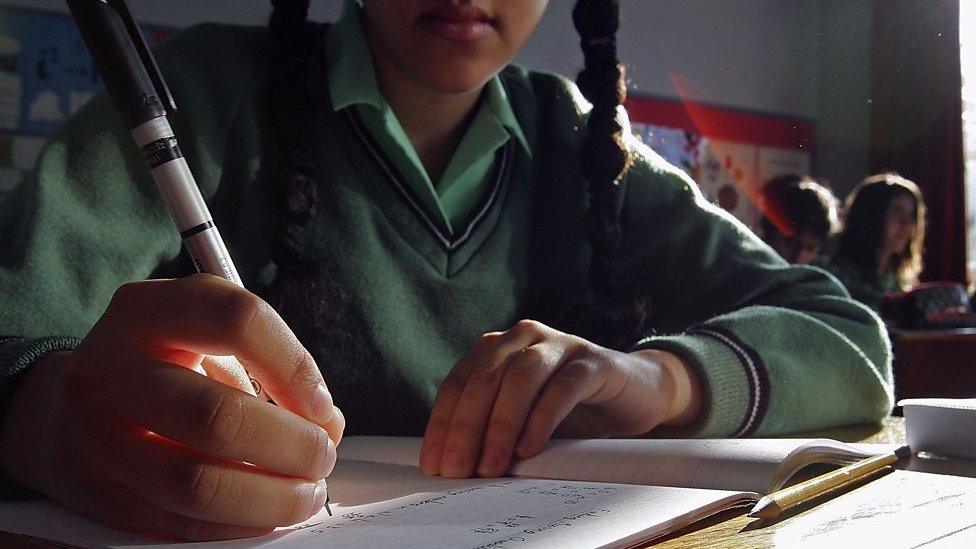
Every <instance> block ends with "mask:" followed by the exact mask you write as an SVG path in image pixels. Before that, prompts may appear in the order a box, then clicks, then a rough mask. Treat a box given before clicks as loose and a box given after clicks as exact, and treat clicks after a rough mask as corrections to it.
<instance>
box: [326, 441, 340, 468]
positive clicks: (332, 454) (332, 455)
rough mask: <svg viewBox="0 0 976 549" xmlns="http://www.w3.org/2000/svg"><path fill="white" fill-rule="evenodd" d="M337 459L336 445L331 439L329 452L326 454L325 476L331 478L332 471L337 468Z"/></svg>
mask: <svg viewBox="0 0 976 549" xmlns="http://www.w3.org/2000/svg"><path fill="white" fill-rule="evenodd" d="M336 457H337V454H336V446H335V443H334V442H332V439H331V438H330V439H329V450H328V452H326V454H325V476H329V475H331V474H332V469H334V468H335V464H336Z"/></svg>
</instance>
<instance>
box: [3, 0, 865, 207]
mask: <svg viewBox="0 0 976 549" xmlns="http://www.w3.org/2000/svg"><path fill="white" fill-rule="evenodd" d="M4 3H5V4H7V5H14V6H23V7H31V8H40V9H50V10H57V11H66V8H65V6H64V2H63V0H4ZM129 3H130V5H131V7H132V9H133V11H134V12H135V13H136V15H137V17H138V18H139V19H140V20H143V21H146V22H152V23H159V24H165V25H172V26H186V25H190V24H193V23H198V22H201V21H223V22H229V23H239V24H263V23H264V22H265V21H266V19H267V16H268V13H269V11H270V2H269V1H267V0H166V1H148V0H137V1H131V2H129ZM340 4H341V3H340V1H339V0H316V1H313V2H312V10H311V11H312V17H313V18H315V19H319V20H329V19H333V18H334V17H335V16H336V15H337V14H338V11H339V6H340ZM572 4H573V3H572V2H570V1H569V0H553V1H552V2H550V6H549V10H548V12H547V13H546V16H545V18H544V20H543V22H542V24H541V26H540V28H539V30H538V32H537V33H536V36H535V37H534V38H533V40H532V41H531V42H530V43H529V44H528V45H527V47H526V48H525V50H524V51H523V52H522V54H521V55H520V56H519V61H520V62H522V63H524V64H526V65H529V66H531V67H534V68H539V69H544V70H552V71H557V72H561V73H563V74H567V75H572V74H573V73H574V72H575V71H576V70H577V69H578V67H579V65H580V63H581V59H580V55H579V54H578V53H577V51H578V47H577V38H576V37H575V35H574V33H573V32H571V23H570V13H571V9H572ZM621 4H622V11H623V23H622V27H621V31H620V51H621V56H622V57H623V58H624V59H625V60H626V61H627V63H628V65H629V77H630V84H631V89H632V90H633V91H635V92H637V93H643V94H649V95H654V96H660V97H670V98H676V97H677V93H676V91H675V88H674V86H673V84H672V80H671V77H670V75H672V74H673V73H674V74H679V75H681V76H682V77H683V78H684V80H685V81H686V82H687V84H688V91H689V92H690V95H691V97H690V98H689V99H692V100H695V101H699V102H704V103H712V104H717V105H723V106H731V107H736V108H741V109H746V110H750V111H759V112H764V113H777V114H784V115H791V116H801V117H805V118H809V119H811V120H813V121H814V123H815V127H816V154H815V157H814V163H813V167H814V170H813V171H814V172H815V173H816V174H818V175H821V176H824V177H827V178H828V179H830V180H831V181H832V182H833V184H834V187H835V189H836V190H837V191H839V194H843V193H844V192H846V191H847V189H849V188H850V187H851V186H853V184H854V183H855V182H856V181H857V180H859V179H860V178H861V177H863V175H864V173H865V170H866V169H867V166H868V158H867V151H868V127H869V125H868V112H869V110H868V107H869V104H868V99H869V85H870V68H871V63H870V42H869V41H870V28H871V1H870V0H816V1H804V2H798V1H794V0H736V1H734V2H730V1H721V2H719V1H715V0H655V1H653V2H648V1H646V0H623V2H621Z"/></svg>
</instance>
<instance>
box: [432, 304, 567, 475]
mask: <svg viewBox="0 0 976 549" xmlns="http://www.w3.org/2000/svg"><path fill="white" fill-rule="evenodd" d="M550 332H553V330H551V329H550V328H547V327H546V326H544V325H542V324H540V323H538V322H531V321H522V322H519V323H517V324H516V326H515V327H513V328H512V329H511V330H509V331H507V332H505V333H503V334H501V335H497V336H486V337H485V338H482V341H481V342H479V345H480V346H481V347H482V348H481V349H479V350H477V351H476V352H474V353H472V354H471V355H470V356H469V357H465V358H466V359H467V360H462V361H461V362H459V363H458V365H457V366H455V370H456V372H457V373H456V374H455V373H454V372H452V375H454V376H456V377H455V378H454V379H455V381H453V382H451V383H452V384H456V383H460V380H461V379H464V387H463V389H461V390H460V391H458V390H457V387H451V388H450V391H451V393H452V395H457V396H456V397H454V398H452V399H450V400H453V402H443V403H441V405H442V406H443V408H442V409H440V410H438V409H437V408H438V404H439V403H437V402H436V401H435V412H436V413H433V412H432V414H431V419H430V422H429V423H428V430H427V433H426V434H425V439H426V442H427V444H428V445H430V446H439V447H441V448H443V453H442V455H441V459H440V463H439V464H436V465H435V464H434V463H431V461H432V460H431V459H430V458H428V460H422V461H421V467H422V468H424V467H426V469H425V471H426V472H430V473H431V474H440V475H443V476H446V477H450V478H461V477H468V476H471V474H472V473H473V472H474V469H475V466H476V465H477V463H478V456H479V455H480V452H481V446H482V444H481V443H482V439H483V437H484V433H485V428H486V426H487V424H488V420H489V417H490V414H491V410H492V408H493V406H494V404H495V400H496V398H497V396H498V390H499V387H500V385H501V382H502V379H503V376H504V374H505V370H506V367H507V366H508V363H509V362H510V361H511V360H512V359H513V358H514V357H515V356H516V355H517V354H519V353H520V352H521V351H522V350H523V349H525V348H526V347H529V346H531V345H533V344H534V343H537V342H539V341H541V340H542V339H543V338H544V337H545V336H546V335H548V334H549V333H550ZM450 405H453V410H450V409H449V406H450ZM435 469H436V471H435Z"/></svg>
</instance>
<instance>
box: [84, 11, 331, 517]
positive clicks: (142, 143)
mask: <svg viewBox="0 0 976 549" xmlns="http://www.w3.org/2000/svg"><path fill="white" fill-rule="evenodd" d="M67 3H68V8H69V9H70V10H71V15H72V16H73V17H74V19H75V23H76V24H77V26H78V30H79V31H80V32H81V37H82V39H83V40H84V41H85V45H86V46H87V47H88V51H89V52H90V53H91V56H92V58H93V59H94V61H95V66H96V67H98V72H99V74H100V75H101V76H102V81H103V82H104V83H105V89H106V90H107V91H108V94H109V97H111V99H112V104H113V105H114V106H115V110H116V111H118V113H119V115H120V116H121V117H122V120H123V122H125V125H126V127H127V128H128V129H129V133H130V135H131V136H132V138H133V140H135V142H136V145H137V146H138V147H139V149H140V150H141V151H142V154H143V156H144V157H145V160H146V163H147V164H148V166H149V171H150V173H151V174H152V177H153V180H154V181H155V182H156V186H157V187H158V188H159V191H160V193H161V194H162V195H163V199H164V200H165V201H166V205H167V206H168V207H169V213H170V216H171V217H172V218H173V221H174V222H175V223H176V228H177V229H178V230H179V232H180V237H181V238H182V239H183V245H184V246H185V247H186V251H187V253H189V255H190V258H191V259H192V260H193V264H194V266H195V267H196V269H197V271H199V272H202V273H209V274H213V275H217V276H220V277H222V278H225V279H227V280H229V281H231V282H233V283H234V284H237V285H238V286H240V287H242V288H243V287H244V284H243V282H241V277H240V275H239V274H238V273H237V268H236V267H235V266H234V262H233V261H232V260H231V258H230V253H228V252H227V247H226V246H225V245H224V241H223V239H222V238H221V237H220V232H219V231H218V230H217V226H216V225H215V224H214V222H213V218H212V216H211V215H210V210H209V209H208V208H207V204H206V202H204V200H203V195H201V194H200V188H199V187H198V186H197V183H196V180H195V179H194V178H193V174H192V173H191V172H190V167H189V166H188V165H187V163H186V160H185V159H184V158H183V153H182V152H180V147H179V144H178V143H177V141H176V136H175V135H174V134H173V129H172V128H171V127H170V124H169V119H168V118H167V117H166V115H167V113H169V114H172V113H175V112H176V101H174V100H173V95H172V94H171V93H170V91H169V88H168V87H167V86H166V81H165V80H164V79H163V75H162V72H161V71H160V70H159V65H158V64H157V63H156V59H155V57H153V54H152V51H150V49H149V46H148V45H147V44H146V41H145V39H144V38H143V37H142V32H141V31H140V30H139V26H138V24H137V23H136V21H135V19H134V18H133V17H132V13H131V12H130V11H129V7H128V6H127V5H126V4H125V2H124V1H123V0H67ZM251 381H252V384H254V387H255V392H257V393H258V396H262V397H264V398H268V397H267V395H266V394H263V392H262V391H261V390H260V385H259V384H257V383H255V382H254V380H253V379H252V380H251ZM268 400H270V399H268ZM325 509H326V511H328V513H329V516H332V509H331V508H330V507H329V498H328V496H326V500H325Z"/></svg>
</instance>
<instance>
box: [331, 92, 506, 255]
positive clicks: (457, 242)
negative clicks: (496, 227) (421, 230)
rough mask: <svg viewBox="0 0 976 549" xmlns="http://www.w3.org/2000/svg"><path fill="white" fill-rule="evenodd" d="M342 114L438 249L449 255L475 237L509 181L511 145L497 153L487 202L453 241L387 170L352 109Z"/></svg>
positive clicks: (382, 156) (386, 164)
mask: <svg viewBox="0 0 976 549" xmlns="http://www.w3.org/2000/svg"><path fill="white" fill-rule="evenodd" d="M343 112H344V114H345V115H346V119H347V120H348V122H349V125H350V126H351V127H352V129H353V131H354V132H355V133H356V136H357V137H358V138H359V140H360V141H361V142H362V143H363V145H364V146H365V147H366V150H367V151H368V152H369V154H370V156H372V157H373V160H375V161H376V163H377V165H379V167H380V169H381V170H382V171H383V172H384V173H385V174H386V176H387V178H388V179H389V180H390V181H391V182H392V183H393V186H394V187H395V188H396V190H397V192H398V193H399V194H400V196H401V197H403V199H404V200H405V201H406V202H407V204H409V205H410V207H411V209H412V210H413V212H414V214H416V215H417V217H419V218H420V220H421V221H422V222H423V223H424V225H425V226H426V227H427V230H428V231H430V232H431V233H432V234H433V235H434V236H435V237H436V238H437V241H438V242H440V244H441V246H442V247H443V248H444V249H445V250H447V251H448V252H452V251H454V250H456V249H457V248H459V247H460V246H461V245H462V244H464V243H465V242H467V240H468V239H469V238H470V237H471V235H472V234H474V231H475V229H477V228H478V225H480V224H481V222H482V221H483V220H484V219H485V217H486V216H487V214H488V210H490V209H491V206H492V204H494V203H495V199H496V198H497V197H498V192H499V190H500V189H501V186H502V181H503V180H505V179H506V178H507V177H508V174H509V165H510V163H511V162H510V158H509V157H510V156H511V149H512V143H511V141H510V142H509V143H508V144H506V145H505V146H504V147H502V148H501V150H500V151H499V153H498V154H499V156H500V157H501V158H500V160H499V165H498V168H497V170H496V173H495V178H494V181H493V183H492V186H491V192H490V193H489V194H488V196H487V197H486V198H484V199H483V202H482V204H481V207H480V208H478V210H477V212H476V213H475V214H474V216H473V217H472V218H471V220H470V221H468V223H467V225H466V227H465V230H464V232H462V233H461V234H459V235H457V237H456V238H453V239H452V238H451V235H449V234H446V233H445V232H444V231H442V230H441V228H440V227H439V226H438V224H437V222H435V221H434V220H433V219H431V217H430V215H429V214H428V213H427V210H426V209H424V207H423V206H421V205H420V204H419V203H418V199H417V198H416V197H415V196H414V194H413V191H411V190H410V188H409V187H407V185H405V184H404V183H403V181H402V180H401V179H400V176H399V174H398V173H397V171H396V170H395V169H394V168H393V167H392V166H390V162H389V161H388V160H387V159H386V157H385V156H384V155H383V153H382V151H381V150H380V148H379V145H377V144H376V143H375V142H374V141H373V139H372V137H370V136H369V134H368V133H367V132H366V129H365V128H364V127H363V124H362V121H360V120H359V118H358V117H357V116H356V114H355V113H353V112H352V109H344V110H343Z"/></svg>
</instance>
